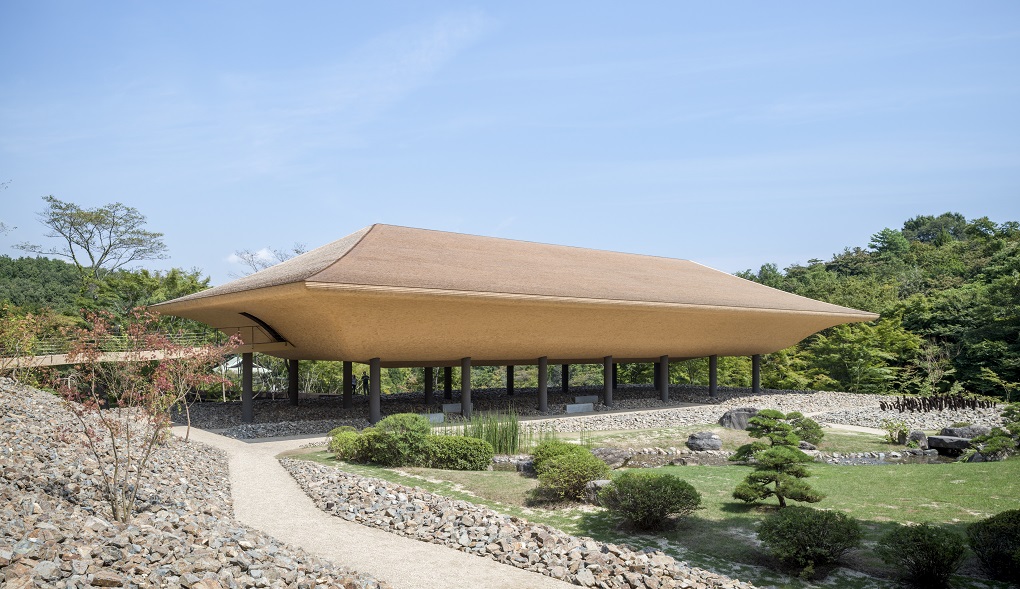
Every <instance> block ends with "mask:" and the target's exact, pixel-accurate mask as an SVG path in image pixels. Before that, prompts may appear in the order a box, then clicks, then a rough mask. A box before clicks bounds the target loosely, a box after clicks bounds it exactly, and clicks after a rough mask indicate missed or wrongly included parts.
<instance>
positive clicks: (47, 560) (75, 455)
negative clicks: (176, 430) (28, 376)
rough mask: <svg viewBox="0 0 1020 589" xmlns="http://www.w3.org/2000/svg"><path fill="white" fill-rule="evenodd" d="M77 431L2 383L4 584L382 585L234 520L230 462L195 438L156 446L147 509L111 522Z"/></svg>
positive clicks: (37, 397) (44, 397) (46, 405)
mask: <svg viewBox="0 0 1020 589" xmlns="http://www.w3.org/2000/svg"><path fill="white" fill-rule="evenodd" d="M79 432H80V428H78V426H77V424H76V422H74V421H73V420H72V418H71V415H70V413H68V412H67V411H66V410H65V409H63V408H62V407H61V404H60V401H59V400H58V399H57V398H56V397H54V396H53V395H50V394H47V393H44V392H41V391H38V390H35V389H30V388H28V387H23V386H19V385H16V384H14V383H12V382H11V381H7V380H0V585H2V586H4V587H7V588H10V589H14V588H18V589H21V588H28V587H87V586H90V585H91V586H99V587H167V586H169V587H189V588H199V589H215V588H233V587H294V588H308V589H314V588H333V587H337V588H339V587H343V588H355V587H356V588H379V587H386V585H385V584H383V583H379V582H377V581H376V580H374V579H372V578H370V577H367V576H364V575H359V574H356V573H352V572H350V571H347V570H345V569H343V568H341V567H337V566H335V565H333V564H331V563H327V562H324V561H320V560H318V559H316V558H313V557H311V556H309V555H308V554H306V553H304V552H302V551H301V550H298V549H294V548H291V547H289V546H286V545H284V544H281V543H280V542H278V541H277V540H275V539H273V538H272V537H269V536H266V535H265V534H262V533H260V532H257V531H254V530H251V529H249V528H246V527H244V526H242V525H241V524H239V523H238V522H237V521H235V520H234V519H233V517H232V505H231V501H230V486H229V477H228V474H227V464H226V460H225V458H224V457H223V455H222V454H221V453H220V452H218V451H216V450H214V449H212V448H209V447H207V446H203V445H201V444H198V443H194V442H192V443H185V442H183V441H181V440H178V439H171V440H169V441H167V442H166V443H165V445H163V446H162V447H159V448H157V450H156V452H155V453H154V454H153V457H152V460H151V462H150V463H149V465H148V466H147V467H146V468H145V469H144V470H143V471H142V476H141V478H140V484H139V490H138V495H139V511H140V512H139V513H138V514H137V515H136V516H135V517H134V518H133V520H132V521H131V522H130V523H129V524H119V523H116V522H114V521H113V519H112V518H111V516H110V513H111V512H110V508H109V506H108V505H107V504H106V502H105V501H104V499H103V498H104V494H103V487H102V482H101V479H102V477H103V469H102V467H101V466H100V465H99V464H98V463H97V462H96V461H95V460H94V459H92V458H91V457H89V456H88V455H87V454H86V451H85V449H84V448H83V447H82V446H81V445H79V444H76V443H73V442H74V440H75V439H76V438H77V437H78V436H79V435H80V434H79ZM102 451H108V450H101V452H102Z"/></svg>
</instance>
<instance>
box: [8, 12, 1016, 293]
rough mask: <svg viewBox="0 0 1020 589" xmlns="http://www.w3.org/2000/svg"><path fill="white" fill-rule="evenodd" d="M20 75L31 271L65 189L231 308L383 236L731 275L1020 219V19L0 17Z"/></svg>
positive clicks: (14, 102)
mask: <svg viewBox="0 0 1020 589" xmlns="http://www.w3.org/2000/svg"><path fill="white" fill-rule="evenodd" d="M0 60H2V61H0V180H2V181H7V180H10V183H9V185H8V188H7V189H6V190H4V191H2V192H0V205H2V207H0V221H3V222H5V223H6V224H7V225H14V226H16V229H14V230H13V231H11V232H9V233H8V234H7V235H4V236H0V253H4V254H9V255H14V256H17V255H21V254H20V252H18V251H17V250H14V249H13V248H12V247H11V246H12V245H13V244H15V243H18V242H22V241H34V242H37V243H42V242H44V238H43V236H42V234H43V231H44V228H43V227H42V226H41V225H40V224H39V223H38V221H37V220H36V213H38V212H39V211H40V210H41V209H42V206H43V203H42V200H41V199H40V197H41V196H43V195H48V194H52V195H54V196H56V197H58V198H60V199H62V200H67V201H72V202H75V203H77V204H79V205H82V206H98V205H102V204H106V203H110V202H115V201H119V202H123V203H125V204H128V205H130V206H133V207H136V208H137V209H139V210H140V211H141V212H142V213H144V214H145V215H147V216H148V218H149V228H150V229H152V230H155V231H161V232H163V233H165V234H166V238H165V240H166V243H167V245H168V246H169V250H170V255H171V258H170V259H169V260H166V261H163V262H158V263H152V264H149V265H148V266H149V267H155V268H160V267H163V268H165V267H169V266H179V267H183V268H192V267H197V268H201V269H202V270H203V271H204V272H206V273H208V274H209V275H211V276H212V278H213V283H214V284H218V283H222V282H224V281H226V280H228V279H229V275H230V274H231V273H232V272H233V273H237V272H240V271H241V269H240V267H239V266H237V265H236V264H232V263H231V261H230V256H231V253H232V252H233V251H234V250H237V249H252V250H258V249H260V248H263V247H276V248H286V247H289V246H290V245H291V244H293V243H295V242H300V243H304V244H306V245H307V246H308V247H309V248H311V247H317V246H319V245H323V244H325V243H328V242H330V241H333V240H335V239H338V238H340V237H342V236H344V235H347V234H349V233H351V232H353V231H356V230H357V229H360V228H361V227H364V226H366V225H369V224H372V223H377V222H380V223H390V224H397V225H407V226H412V227H424V228H432V229H442V230H449V231H457V232H463V233H471V234H478V235H491V236H499V237H508V238H514V239H524V240H530V241H540V242H546V243H557V244H565V245H575V246H583V247H593V248H599V249H608V250H617V251H625V252H633V253H643V254H652V255H661V256H668V257H675V258H686V259H691V260H695V261H698V262H701V263H703V264H707V265H709V266H713V267H716V268H719V269H721V270H725V271H728V272H734V271H738V270H743V269H747V268H757V267H758V266H760V265H761V264H763V263H765V262H775V263H778V264H779V265H780V266H781V267H784V266H787V265H789V264H792V263H796V262H801V263H803V262H806V261H807V260H809V259H811V258H823V259H827V258H828V257H829V256H831V255H832V254H833V253H836V252H839V251H842V249H843V248H844V247H845V246H853V245H860V246H864V245H866V244H867V241H868V237H869V236H870V235H871V234H873V233H875V232H877V231H879V230H880V229H882V228H883V227H896V228H898V227H900V226H901V224H902V222H903V221H904V220H906V219H907V218H909V217H912V216H915V215H918V214H939V213H942V212H945V211H957V212H960V213H963V214H964V215H965V216H967V217H968V218H974V217H980V216H988V217H990V218H991V219H992V220H994V221H998V222H1002V221H1007V220H1020V190H1018V188H1020V2H1016V1H1015V0H1009V1H1005V2H990V1H979V0H974V1H970V0H968V1H959V2H933V1H927V0H926V1H923V2H886V1H882V2H841V3H835V2H814V1H812V2H772V1H770V2H760V1H754V2H680V1H668V2H628V3H624V2H593V1H589V0H586V1H583V2H492V3H459V2H407V3H396V2H335V1H329V2H314V1H302V2H282V1H281V2H253V1H244V2H197V1H179V2H178V1H174V2H139V1H131V2H117V1H103V2H81V1H77V0H75V1H68V2H54V1H47V0H34V1H27V0H24V1H15V0H0ZM453 270H455V269H453Z"/></svg>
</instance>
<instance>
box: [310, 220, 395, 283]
mask: <svg viewBox="0 0 1020 589" xmlns="http://www.w3.org/2000/svg"><path fill="white" fill-rule="evenodd" d="M380 225H385V223H372V224H371V225H369V226H368V228H367V229H368V230H367V231H366V230H365V229H366V228H364V227H362V228H361V229H358V231H355V232H354V233H352V234H351V235H356V234H357V233H358V232H359V231H364V232H365V233H364V234H362V236H361V237H359V238H358V241H355V242H354V244H353V245H351V247H349V248H347V250H346V251H345V252H344V253H342V254H340V257H339V258H337V259H335V260H333V261H332V262H331V263H329V264H326V265H325V266H324V267H322V268H319V270H318V271H316V272H312V273H311V274H309V275H308V276H305V277H304V278H303V279H302V281H309V280H312V281H314V279H315V277H316V276H318V275H319V274H322V273H323V272H325V271H327V270H329V269H330V268H332V267H333V266H336V265H337V264H339V263H340V262H342V261H343V259H344V258H346V257H347V254H349V253H351V252H353V251H354V250H355V249H357V248H358V246H359V245H361V242H363V241H365V238H366V237H368V235H369V234H370V233H372V232H373V231H375V228H376V227H379V226H380ZM341 239H343V238H341ZM331 243H336V242H331Z"/></svg>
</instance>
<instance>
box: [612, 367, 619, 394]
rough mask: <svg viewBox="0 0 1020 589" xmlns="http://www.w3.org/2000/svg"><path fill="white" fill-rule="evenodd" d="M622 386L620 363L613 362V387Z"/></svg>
mask: <svg viewBox="0 0 1020 589" xmlns="http://www.w3.org/2000/svg"><path fill="white" fill-rule="evenodd" d="M618 388H620V365H619V364H617V363H615V362H614V363H613V389H614V390H615V389H618Z"/></svg>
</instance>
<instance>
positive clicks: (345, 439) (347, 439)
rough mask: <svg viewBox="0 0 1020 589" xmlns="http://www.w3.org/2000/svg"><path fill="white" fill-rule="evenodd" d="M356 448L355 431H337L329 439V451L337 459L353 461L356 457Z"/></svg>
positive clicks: (356, 434) (356, 435) (356, 433)
mask: <svg viewBox="0 0 1020 589" xmlns="http://www.w3.org/2000/svg"><path fill="white" fill-rule="evenodd" d="M337 429H339V428H337ZM357 448H358V432H356V431H338V432H336V433H335V434H333V435H332V436H331V437H330V439H329V451H330V452H332V453H334V454H336V456H337V458H343V459H344V460H354V459H355V458H356V456H357Z"/></svg>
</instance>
